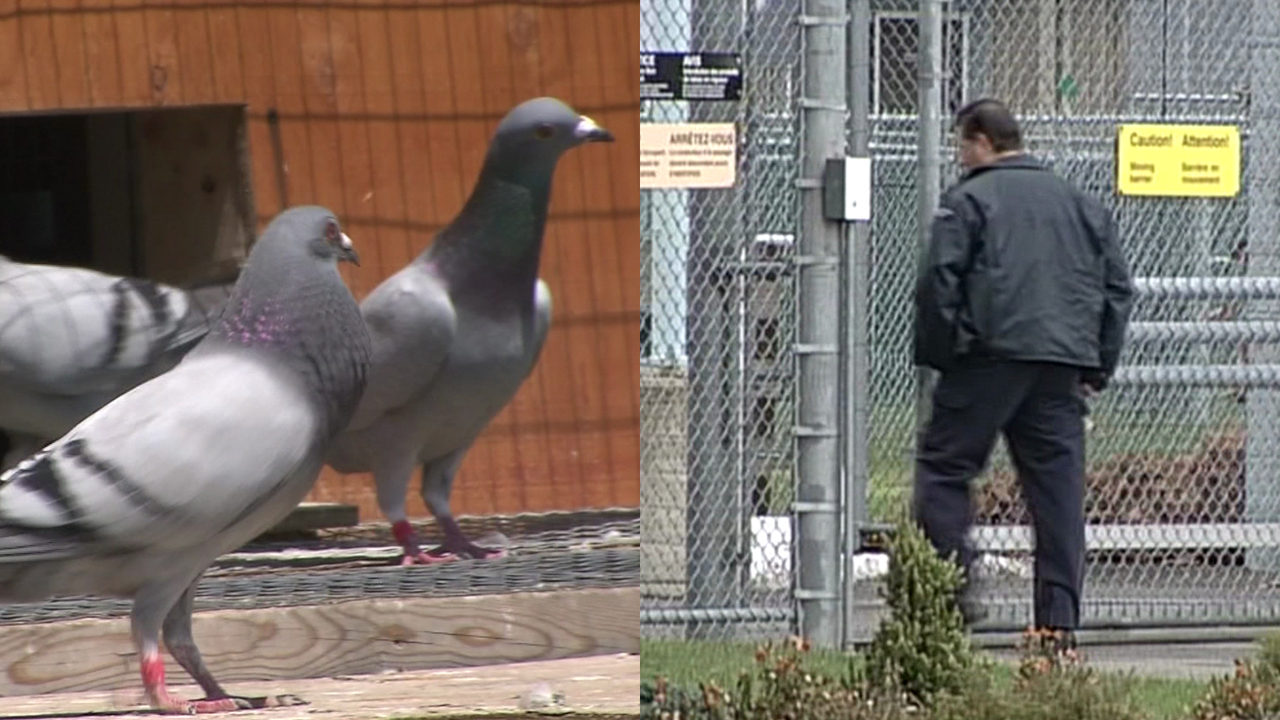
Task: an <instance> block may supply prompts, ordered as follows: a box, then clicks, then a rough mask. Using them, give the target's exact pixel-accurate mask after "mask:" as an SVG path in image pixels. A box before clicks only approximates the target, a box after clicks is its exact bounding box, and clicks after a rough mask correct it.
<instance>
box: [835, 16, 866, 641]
mask: <svg viewBox="0 0 1280 720" xmlns="http://www.w3.org/2000/svg"><path fill="white" fill-rule="evenodd" d="M848 37H849V48H848V52H849V144H850V148H849V149H850V154H851V155H853V156H854V157H868V156H870V154H871V149H870V145H871V132H870V128H871V118H870V114H871V0H850V3H849V35H848ZM874 172H875V171H874V169H873V170H872V173H873V174H874ZM873 212H874V210H873ZM841 251H842V252H841V261H842V263H843V265H844V278H843V283H842V285H843V286H844V293H843V295H844V299H843V301H842V302H841V303H840V307H841V309H842V310H843V311H844V312H843V315H844V323H843V324H844V328H843V330H844V332H843V334H842V336H841V348H840V349H841V356H842V358H843V360H844V363H843V367H842V371H843V375H844V382H843V383H842V384H841V390H842V393H841V398H840V408H841V411H842V412H843V413H844V438H843V439H844V502H845V530H844V552H843V553H842V557H841V563H842V567H841V569H842V570H843V571H844V577H845V583H844V604H845V607H844V617H845V621H844V636H843V637H842V638H841V640H842V645H843V646H845V647H848V646H849V645H850V644H851V643H852V642H854V641H855V640H856V639H857V638H855V637H854V636H853V633H854V630H853V628H854V619H855V618H854V603H853V591H854V586H853V572H852V571H851V570H850V563H851V562H852V559H853V555H854V553H856V552H857V551H858V544H859V538H860V533H859V531H860V530H861V528H862V526H863V525H864V524H865V523H866V522H867V493H868V490H869V488H868V486H867V484H868V480H869V478H868V474H867V473H868V453H869V452H870V446H869V438H870V431H869V425H870V422H871V373H870V367H869V365H870V348H869V347H868V336H867V333H868V323H869V322H870V314H869V312H870V298H869V296H868V290H869V287H870V282H871V276H870V267H871V225H870V224H869V223H863V222H855V223H852V225H851V227H850V228H849V232H848V237H847V239H846V241H845V242H844V243H843V244H842V245H841Z"/></svg>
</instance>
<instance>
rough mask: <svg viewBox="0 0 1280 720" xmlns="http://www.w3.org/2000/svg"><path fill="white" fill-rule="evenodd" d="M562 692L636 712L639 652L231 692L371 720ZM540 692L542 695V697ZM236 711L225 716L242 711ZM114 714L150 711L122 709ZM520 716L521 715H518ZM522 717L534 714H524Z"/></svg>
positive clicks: (54, 701)
mask: <svg viewBox="0 0 1280 720" xmlns="http://www.w3.org/2000/svg"><path fill="white" fill-rule="evenodd" d="M544 684H545V686H546V687H547V688H548V689H550V690H551V692H552V693H563V695H564V706H565V709H567V710H569V711H570V712H572V713H573V715H572V716H571V717H579V718H581V717H593V718H600V719H601V720H603V719H604V718H607V717H635V716H637V715H639V713H640V700H639V693H638V692H637V688H638V687H639V685H640V658H639V656H638V655H599V656H593V657H587V658H573V659H569V660H545V661H539V662H527V663H514V664H510V665H500V666H495V667H484V668H479V669H472V668H464V669H454V670H425V671H422V670H420V671H413V672H400V673H384V674H380V675H363V676H358V677H345V676H344V677H340V678H325V679H322V680H292V681H289V682H286V683H281V682H266V683H264V682H256V683H244V684H241V685H237V686H236V688H234V691H235V692H243V693H246V694H249V695H259V696H261V695H267V694H271V695H277V694H280V693H293V694H295V695H298V696H299V697H301V698H302V699H303V700H306V701H307V702H308V703H310V704H309V705H303V706H300V707H288V708H273V709H271V710H264V711H260V712H254V713H249V714H248V715H247V716H248V717H264V718H270V720H310V719H312V718H315V717H317V716H322V717H324V718H325V720H369V718H385V717H399V718H407V717H448V716H453V717H457V716H459V715H464V716H468V717H493V716H496V715H506V716H507V717H511V715H509V713H512V712H517V711H520V710H522V709H524V708H523V707H522V702H527V700H525V698H527V697H530V696H531V695H533V692H534V689H535V688H537V687H538V686H540V685H544ZM173 690H174V692H175V693H176V694H177V695H178V696H179V697H199V696H200V692H199V689H198V688H194V687H174V688H173ZM140 696H141V691H138V692H137V693H135V692H132V691H124V692H117V693H107V692H91V693H65V694H59V695H40V696H26V697H6V698H4V701H3V703H0V720H5V718H12V717H19V716H20V717H28V718H29V717H31V716H41V715H45V716H47V715H49V714H52V713H68V714H67V715H62V716H61V717H62V718H72V717H77V715H75V714H76V713H86V714H87V713H102V712H111V711H122V710H125V709H126V708H129V709H132V708H133V707H136V706H137V705H138V704H139V697H140ZM544 697H545V696H544ZM244 716H246V714H245V713H236V714H235V715H229V716H227V717H237V718H238V717H244ZM113 717H116V718H154V717H155V716H154V715H143V714H141V713H137V714H135V713H128V714H122V715H114V716H113ZM516 717H520V716H516ZM525 717H534V716H533V715H526V716H525Z"/></svg>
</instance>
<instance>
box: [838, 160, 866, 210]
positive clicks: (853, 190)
mask: <svg viewBox="0 0 1280 720" xmlns="http://www.w3.org/2000/svg"><path fill="white" fill-rule="evenodd" d="M844 219H845V220H862V221H867V220H870V219H871V158H869V157H851V158H845V159H844Z"/></svg>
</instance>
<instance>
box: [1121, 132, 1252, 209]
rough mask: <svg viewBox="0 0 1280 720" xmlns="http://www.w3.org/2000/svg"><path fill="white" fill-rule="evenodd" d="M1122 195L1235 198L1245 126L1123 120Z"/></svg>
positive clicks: (1238, 181)
mask: <svg viewBox="0 0 1280 720" xmlns="http://www.w3.org/2000/svg"><path fill="white" fill-rule="evenodd" d="M1118 140H1119V144H1118V151H1117V153H1116V189H1117V191H1118V192H1119V193H1120V194H1121V195H1148V196H1161V197H1234V196H1235V195H1236V194H1238V193H1239V192H1240V129H1239V128H1238V127H1236V126H1234V125H1121V126H1120V136H1119V138H1118Z"/></svg>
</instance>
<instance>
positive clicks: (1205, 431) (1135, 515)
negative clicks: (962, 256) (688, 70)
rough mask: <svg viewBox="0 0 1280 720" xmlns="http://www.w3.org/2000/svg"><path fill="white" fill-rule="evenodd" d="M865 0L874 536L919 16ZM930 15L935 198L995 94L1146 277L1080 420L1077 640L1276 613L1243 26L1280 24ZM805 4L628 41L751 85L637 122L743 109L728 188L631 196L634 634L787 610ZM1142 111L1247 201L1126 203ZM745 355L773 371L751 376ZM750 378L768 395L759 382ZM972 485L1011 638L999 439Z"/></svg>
mask: <svg viewBox="0 0 1280 720" xmlns="http://www.w3.org/2000/svg"><path fill="white" fill-rule="evenodd" d="M870 5H871V13H870V23H871V27H870V28H869V30H870V32H869V33H867V35H866V36H867V37H868V38H869V42H870V47H867V48H858V49H855V52H866V53H867V56H868V57H869V59H870V62H869V77H867V78H865V80H866V81H867V82H868V83H869V85H868V87H869V89H870V92H869V98H870V106H871V108H870V123H869V124H870V152H871V154H872V156H873V159H874V163H873V168H874V170H873V190H872V192H873V198H872V201H873V208H874V210H873V217H872V221H871V232H870V249H869V251H870V268H869V283H870V289H869V292H868V293H867V296H868V298H869V301H870V315H869V325H868V332H869V335H870V337H869V348H870V378H871V379H870V383H869V386H868V387H865V388H857V389H855V391H859V392H863V393H865V394H866V395H867V398H868V400H869V402H870V407H871V422H870V433H869V439H868V447H866V448H865V452H866V455H867V461H868V468H869V473H868V481H867V485H866V487H861V488H855V489H854V491H855V492H859V493H865V496H866V498H867V512H868V516H869V519H870V520H871V521H873V522H887V521H892V520H894V519H896V518H898V517H900V516H901V513H902V512H903V511H904V510H905V509H906V507H907V504H908V503H907V501H908V498H909V495H910V492H911V478H912V472H913V457H914V451H915V434H914V430H915V427H916V419H917V407H916V398H917V393H918V392H919V389H918V384H917V376H916V372H915V369H914V367H913V362H912V357H911V348H912V322H911V318H912V314H913V313H912V297H913V285H914V280H915V273H916V261H917V256H918V252H917V248H918V243H919V227H918V224H917V223H918V217H919V210H920V204H921V202H922V200H921V193H920V188H919V185H918V183H919V178H920V161H921V158H920V155H919V147H920V142H921V140H920V135H921V133H920V125H919V113H920V109H921V108H920V93H919V90H920V88H919V85H918V81H917V75H918V72H919V68H918V56H919V51H920V45H919V43H920V22H919V13H918V8H919V3H917V2H915V1H914V0H872V2H871V3H870ZM940 6H941V8H942V12H943V21H942V42H941V51H942V69H943V82H942V86H941V115H942V118H943V122H944V126H943V127H942V128H941V132H942V135H943V138H944V142H943V149H942V153H941V154H940V156H939V157H937V158H927V160H929V161H930V162H934V163H937V165H938V166H939V167H940V170H941V172H940V176H941V180H942V184H943V185H944V186H945V185H949V184H950V183H952V182H954V181H955V180H956V179H957V178H958V176H959V173H960V170H961V169H960V167H959V166H958V163H957V162H956V159H955V157H954V151H953V150H952V145H953V143H954V133H953V132H952V128H951V127H950V119H951V118H952V117H953V116H954V112H955V111H956V110H957V109H959V107H960V106H961V105H962V104H964V103H965V102H968V101H971V100H974V99H977V98H978V97H982V96H991V97H996V98H999V99H1001V100H1003V101H1005V102H1006V103H1007V104H1008V105H1009V106H1010V107H1011V108H1012V109H1013V110H1014V112H1015V114H1016V115H1017V116H1018V118H1019V121H1020V122H1021V124H1022V127H1023V131H1024V136H1025V139H1026V141H1027V145H1028V149H1029V150H1030V151H1031V152H1032V153H1033V154H1035V155H1037V156H1038V157H1040V158H1041V159H1043V160H1044V161H1046V162H1047V163H1048V164H1049V165H1050V166H1051V167H1052V168H1053V169H1054V170H1055V171H1056V172H1058V173H1059V174H1060V175H1062V176H1063V177H1065V178H1067V179H1068V180H1069V181H1071V182H1073V183H1074V184H1076V185H1077V186H1079V187H1081V188H1082V189H1083V190H1084V191H1085V192H1087V193H1089V194H1091V195H1093V196H1094V197H1096V198H1098V199H1100V200H1101V201H1102V202H1104V203H1105V204H1106V205H1107V206H1108V207H1110V208H1111V209H1112V211H1113V212H1114V215H1115V219H1116V223H1117V227H1118V232H1119V236H1120V241H1121V243H1122V245H1123V247H1124V249H1125V251H1126V253H1127V255H1128V256H1129V259H1130V263H1131V266H1132V271H1133V274H1134V275H1135V276H1136V278H1137V279H1138V281H1137V285H1138V290H1139V296H1138V300H1137V304H1136V308H1135V313H1134V317H1133V322H1134V324H1133V326H1132V331H1131V334H1130V340H1129V343H1128V346H1127V348H1126V351H1125V353H1124V355H1123V357H1122V366H1121V368H1120V371H1119V372H1118V374H1117V376H1116V378H1115V381H1114V383H1113V386H1112V387H1111V388H1109V389H1108V391H1107V392H1106V393H1105V394H1104V395H1103V396H1102V397H1101V398H1100V399H1098V400H1097V401H1095V402H1094V403H1093V407H1092V408H1091V415H1090V416H1089V419H1088V428H1089V429H1088V436H1087V443H1088V448H1089V465H1088V496H1087V501H1086V502H1087V512H1088V521H1089V532H1088V543H1089V547H1090V562H1089V563H1088V565H1087V567H1088V575H1087V578H1086V581H1085V598H1084V608H1083V613H1084V614H1083V619H1084V622H1085V624H1086V625H1088V626H1115V625H1155V626H1161V625H1176V624H1185V623H1200V624H1217V623H1231V622H1241V623H1249V622H1255V621H1258V620H1260V619H1265V618H1267V617H1273V616H1274V614H1275V613H1276V611H1277V610H1280V607H1278V605H1280V603H1277V601H1275V600H1274V599H1273V598H1272V596H1273V594H1274V593H1273V592H1272V588H1273V587H1274V585H1275V582H1276V580H1277V577H1276V574H1277V572H1280V552H1278V551H1277V546H1280V490H1278V489H1277V488H1276V487H1275V486H1274V480H1273V478H1276V477H1280V453H1278V452H1277V445H1276V443H1275V440H1274V438H1275V436H1276V433H1277V431H1280V395H1278V394H1277V391H1276V386H1277V384H1280V359H1277V357H1276V352H1275V349H1274V347H1273V345H1274V344H1275V343H1276V342H1277V340H1280V332H1277V329H1276V325H1275V324H1274V323H1275V321H1276V320H1277V319H1280V308H1278V307H1277V299H1278V298H1277V296H1276V295H1277V293H1276V292H1275V289H1274V284H1275V283H1274V280H1273V279H1272V278H1273V277H1274V276H1277V275H1280V267H1277V265H1280V262H1277V257H1280V252H1278V251H1277V248H1276V247H1275V240H1274V239H1273V238H1276V237H1280V212H1277V208H1276V201H1275V200H1274V198H1275V197H1276V195H1277V193H1276V187H1275V186H1276V183H1277V182H1280V180H1277V179H1276V178H1280V145H1277V144H1276V143H1275V142H1274V141H1272V140H1271V138H1274V137H1275V136H1276V132H1275V131H1276V130H1280V128H1277V127H1275V125H1276V124H1277V118H1280V83H1277V82H1276V81H1275V80H1276V79H1275V78H1274V77H1272V76H1273V74H1274V73H1276V72H1280V71H1278V70H1277V68H1280V49H1273V47H1272V46H1273V45H1274V43H1271V42H1259V41H1256V40H1257V39H1258V38H1270V37H1272V36H1273V35H1275V34H1276V33H1277V31H1280V8H1276V7H1272V4H1269V3H1257V2H1246V1H1245V0H1228V1H1227V2H1223V3H1200V2H1195V1H1194V0H1159V1H1154V0H994V1H990V2H977V1H976V0H963V1H962V0H956V1H953V2H943V3H940ZM801 8H802V3H799V2H790V3H780V2H754V3H748V4H745V5H743V4H740V3H732V2H727V1H717V0H707V1H706V2H695V1H694V0H685V1H683V2H682V1H681V0H645V1H644V2H642V3H641V27H642V49H644V50H709V51H711V50H715V51H737V52H741V53H742V54H743V65H744V70H745V72H744V77H745V79H744V100H743V101H742V102H739V103H707V102H703V103H698V104H694V105H687V104H683V103H678V102H665V101H664V102H653V103H647V104H645V105H643V107H642V111H643V113H644V116H643V117H644V120H645V121H650V122H685V121H701V120H729V121H733V122H735V123H737V125H738V128H739V148H738V151H739V167H738V170H739V179H740V180H739V183H738V186H737V187H735V188H734V189H732V190H714V191H713V190H702V191H697V190H695V191H671V190H663V191H660V190H653V191H646V192H644V193H642V196H643V197H642V215H641V223H642V234H641V236H642V263H643V264H642V278H641V288H642V306H643V308H644V313H645V320H644V323H645V325H644V328H645V329H644V341H643V343H642V345H643V348H642V352H643V357H644V367H643V371H642V390H641V402H642V407H641V414H642V420H641V443H642V449H641V457H642V460H641V465H642V486H643V498H642V507H643V511H644V514H643V527H642V531H641V532H642V537H643V549H642V552H643V563H642V585H643V589H644V590H643V592H644V599H645V606H644V612H645V621H646V624H647V627H648V632H650V633H651V634H652V633H663V634H680V633H685V634H691V633H692V634H698V633H700V634H702V635H707V634H711V635H728V634H737V635H739V636H741V635H743V634H755V633H756V632H759V633H771V632H779V631H781V629H783V628H786V629H790V627H792V626H791V623H792V622H793V621H794V612H793V610H792V609H791V602H792V592H791V590H790V588H791V586H792V584H793V579H792V574H793V567H792V557H793V552H795V550H794V549H793V548H792V541H791V528H792V521H791V517H790V514H789V512H790V511H789V509H788V507H787V505H788V503H789V500H790V498H791V496H792V493H793V488H794V483H795V479H794V477H793V475H792V469H791V468H792V458H791V456H790V452H791V442H790V439H789V438H787V435H786V427H785V425H786V424H787V422H788V420H789V419H790V417H791V412H792V407H793V403H792V388H791V384H792V383H793V381H794V377H793V374H792V369H791V368H792V362H791V357H790V356H789V349H790V346H791V343H792V342H793V341H794V327H795V305H794V300H793V295H792V280H793V278H792V276H791V267H792V263H793V262H794V260H795V257H794V255H793V254H792V252H791V248H792V247H793V245H794V241H795V237H796V232H797V225H798V223H797V221H796V215H795V212H796V207H797V203H796V196H795V191H794V189H793V188H794V180H795V174H794V169H795V168H796V167H798V166H799V164H800V163H799V157H800V155H799V153H800V149H799V148H798V147H797V145H796V140H797V139H798V138H799V137H800V128H799V125H798V122H797V120H796V119H795V118H796V115H797V114H796V112H795V108H796V107H797V98H798V97H799V95H800V90H799V88H800V78H801V75H800V72H799V71H800V68H799V57H800V55H801V53H800V52H799V48H798V40H799V38H798V34H797V31H796V28H797V27H798V24H797V22H796V20H798V14H799V13H801ZM857 16H859V15H857V14H855V17H857ZM851 37H852V36H851ZM859 37H862V36H861V35H859ZM859 81H860V79H855V80H854V82H859ZM1130 123H1160V124H1195V125H1200V124H1209V125H1230V126H1235V127H1237V128H1238V129H1239V131H1240V137H1241V144H1242V160H1241V190H1240V192H1239V193H1238V194H1237V195H1235V196H1233V197H1212V198H1204V197H1135V196H1129V195H1121V194H1118V192H1117V187H1116V185H1117V165H1116V163H1117V158H1116V155H1117V142H1118V128H1119V126H1120V125H1124V124H1130ZM763 298H768V299H769V300H770V302H771V303H772V304H771V305H769V306H768V307H769V308H770V310H768V311H766V310H764V309H763V307H764V306H762V305H761V304H758V303H759V301H760V300H761V299H763ZM764 338H768V339H769V340H768V342H765V341H764V340H763V339H764ZM762 348H763V349H767V350H768V351H769V352H770V353H776V356H777V357H778V358H779V361H778V362H777V363H776V364H774V365H772V366H767V367H769V368H770V369H769V370H768V371H767V372H766V371H765V370H764V368H765V367H766V366H765V365H764V364H762V363H760V356H761V354H762V353H761V352H760V350H761V349H762ZM765 378H768V379H770V380H771V381H772V382H771V383H765V382H763V380H764V379H765ZM766 387H767V388H769V389H770V390H769V392H772V393H774V394H773V395H770V396H768V397H766V396H765V395H763V394H762V389H763V388H766ZM848 400H849V398H846V399H845V401H848ZM765 408H768V412H764V409H765ZM769 413H772V417H773V418H774V420H773V421H772V422H769V421H766V420H765V419H764V418H765V417H766V416H768V415H769ZM762 429H764V430H765V431H764V432H760V431H761V430H762ZM974 495H975V504H976V513H977V527H976V528H975V541H976V542H977V543H978V545H979V546H980V548H981V550H982V555H981V560H980V564H979V573H980V574H981V575H983V576H984V577H985V580H986V582H985V584H984V587H985V588H986V598H985V599H986V600H987V601H988V603H989V604H990V605H991V607H992V609H993V611H994V612H993V616H992V619H991V620H990V621H989V622H988V626H989V627H992V628H997V627H1004V628H1013V627H1021V626H1022V625H1024V624H1025V622H1026V621H1027V620H1029V619H1030V615H1031V614H1030V598H1031V592H1030V578H1031V562H1030V556H1029V550H1030V540H1029V536H1028V535H1027V532H1026V531H1027V529H1028V525H1029V523H1030V518H1029V516H1028V514H1027V511H1026V510H1025V507H1024V505H1023V503H1022V501H1021V497H1020V493H1019V490H1018V486H1017V482H1016V478H1015V474H1014V472H1013V470H1012V468H1011V464H1010V461H1009V458H1008V454H1007V451H1006V450H1005V449H1004V447H1003V445H1001V446H1000V447H998V448H997V451H996V453H995V456H994V457H993V459H992V463H991V466H990V468H989V470H988V472H987V473H985V474H984V476H983V477H982V478H980V479H979V482H978V485H977V487H976V488H975V492H974ZM853 530H854V528H849V531H853ZM873 566H874V563H871V562H867V563H866V568H863V567H862V565H860V564H859V558H854V559H853V561H852V568H851V571H852V574H853V577H854V579H855V582H854V583H853V584H852V585H851V587H852V588H853V597H852V598H850V599H851V601H852V602H853V604H854V605H855V606H859V607H870V605H874V604H875V602H874V596H875V585H874V583H866V582H861V580H863V579H865V578H866V577H875V576H876V575H877V571H875V570H874V569H867V568H873ZM864 615H865V617H864ZM873 615H874V613H871V614H859V613H854V615H853V624H854V625H855V626H856V627H854V628H853V629H852V633H851V634H849V635H847V637H848V636H852V637H853V638H856V637H858V636H863V635H867V634H868V633H869V632H870V631H871V630H872V629H873V628H874V617H873ZM734 623H737V625H736V627H734ZM708 628H710V630H708Z"/></svg>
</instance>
